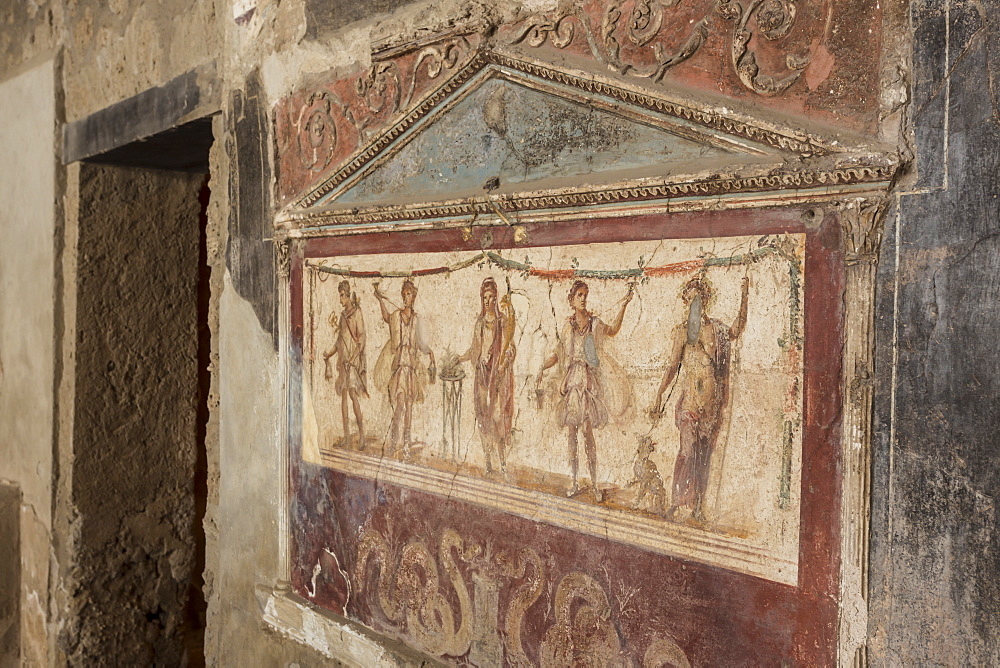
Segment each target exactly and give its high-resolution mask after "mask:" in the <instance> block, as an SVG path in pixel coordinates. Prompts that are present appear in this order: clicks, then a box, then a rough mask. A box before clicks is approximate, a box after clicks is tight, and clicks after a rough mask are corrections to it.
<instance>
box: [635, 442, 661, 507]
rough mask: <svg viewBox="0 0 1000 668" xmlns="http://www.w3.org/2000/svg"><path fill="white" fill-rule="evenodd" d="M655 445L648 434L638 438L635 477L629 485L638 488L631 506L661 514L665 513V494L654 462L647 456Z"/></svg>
mask: <svg viewBox="0 0 1000 668" xmlns="http://www.w3.org/2000/svg"><path fill="white" fill-rule="evenodd" d="M655 446H656V444H655V443H653V439H651V438H650V437H649V436H643V437H642V438H641V439H639V451H638V452H637V453H636V456H635V464H634V465H633V471H634V473H635V479H634V480H632V482H631V483H629V486H630V487H638V488H639V492H638V493H637V494H636V497H635V505H634V506H633V507H634V508H635V509H636V510H650V511H652V512H654V513H656V514H657V515H661V516H663V515H666V509H667V494H666V491H665V489H664V487H663V479H662V478H660V472H659V471H658V470H657V469H656V463H655V462H654V461H652V460H651V459H650V458H649V456H650V455H651V454H652V453H653V450H654V449H655ZM647 495H648V497H649V498H648V499H647V498H646V497H647ZM644 501H645V503H644Z"/></svg>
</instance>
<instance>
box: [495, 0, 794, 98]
mask: <svg viewBox="0 0 1000 668" xmlns="http://www.w3.org/2000/svg"><path fill="white" fill-rule="evenodd" d="M679 4H680V3H678V2H677V1H676V0H631V1H629V0H609V1H607V2H606V3H604V5H603V7H602V8H601V9H600V16H601V23H600V28H599V30H595V29H594V26H593V25H592V24H591V21H590V19H589V17H588V12H587V11H586V10H585V9H584V8H583V7H582V6H581V5H576V6H575V7H574V8H573V9H571V10H569V11H568V12H567V13H564V14H561V15H557V16H554V17H553V16H546V15H535V16H531V17H529V18H527V19H525V20H524V21H523V22H522V23H521V25H520V26H518V27H517V28H516V29H515V30H514V32H513V33H512V37H511V39H510V43H511V44H524V45H527V46H529V47H533V48H537V47H540V46H542V45H544V44H545V43H546V42H548V43H550V44H551V45H552V46H554V47H555V48H557V49H564V48H567V47H569V46H570V45H571V44H572V43H573V41H574V39H575V38H576V36H577V35H578V34H580V33H582V34H583V36H584V38H585V39H586V42H587V46H588V47H589V49H590V52H591V54H592V55H593V56H594V58H596V59H597V60H598V62H600V63H602V64H604V65H607V66H608V67H609V68H610V69H612V70H614V71H616V72H618V73H620V74H628V75H631V76H636V77H642V78H648V79H652V80H653V81H659V80H660V79H662V78H663V76H664V74H665V73H666V72H667V70H669V69H670V68H672V67H675V66H676V65H679V64H681V63H683V62H684V61H686V60H688V59H689V58H691V57H692V56H693V55H694V54H695V53H697V52H698V50H699V49H701V47H702V45H703V44H704V43H705V40H706V38H707V37H708V35H709V32H710V30H711V25H712V22H713V15H712V12H711V11H708V12H706V13H705V15H704V16H702V17H701V18H700V19H699V20H697V21H696V20H694V19H691V20H690V21H687V22H684V23H671V22H670V21H669V20H668V19H669V17H670V10H671V9H672V8H675V7H677V6H678V5H679ZM715 10H716V11H717V13H718V14H719V15H720V16H721V17H722V18H724V19H727V20H731V21H735V26H734V28H733V31H732V33H731V35H730V37H729V50H730V53H731V58H732V64H733V68H734V70H735V72H736V74H737V75H738V77H739V79H740V82H741V83H742V84H743V85H744V86H746V87H747V88H748V89H750V90H752V91H754V92H756V93H758V94H760V95H775V94H777V93H780V92H782V91H784V90H785V89H787V88H788V87H789V86H791V85H792V84H793V83H794V82H795V81H796V80H797V79H798V78H799V76H800V75H801V74H802V70H803V69H804V68H805V66H806V65H807V64H808V63H809V57H808V56H802V55H797V54H788V55H786V58H785V64H786V66H787V67H788V69H789V70H790V72H789V73H787V74H785V75H784V76H773V75H770V74H767V73H764V72H761V69H760V66H759V65H758V63H757V57H756V54H755V53H754V50H753V49H752V48H751V45H750V43H751V39H752V38H753V36H754V34H755V32H756V34H758V35H759V36H760V37H761V38H763V39H765V40H767V41H775V40H778V39H780V38H782V37H785V36H786V35H788V34H789V32H790V31H791V29H792V27H793V25H794V23H795V16H796V9H795V0H750V1H749V2H737V1H736V0H718V1H717V3H716V4H715ZM678 25H683V26H685V28H686V30H687V32H686V33H685V37H684V39H683V41H682V42H681V44H680V46H679V47H677V48H676V50H674V51H668V50H667V49H666V47H665V45H664V40H663V39H662V38H663V37H664V35H665V33H666V32H668V30H666V29H665V28H669V27H672V28H676V27H677V26H678ZM751 25H753V26H755V28H756V30H754V29H751ZM687 26H690V27H689V28H688V27H687ZM626 39H627V40H628V41H629V42H631V44H633V45H634V46H635V47H640V48H645V49H648V52H647V53H646V54H644V57H643V58H639V57H636V55H635V54H634V53H633V55H632V56H626V55H624V53H623V47H624V43H623V40H626ZM648 55H652V56H653V58H652V62H651V63H650V62H648V60H649V59H648V58H645V56H648Z"/></svg>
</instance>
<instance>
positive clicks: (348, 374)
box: [323, 281, 368, 450]
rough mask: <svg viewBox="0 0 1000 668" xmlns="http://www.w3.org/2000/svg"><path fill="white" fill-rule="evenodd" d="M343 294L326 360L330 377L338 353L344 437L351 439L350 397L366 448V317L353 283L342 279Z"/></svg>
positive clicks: (361, 444) (361, 442)
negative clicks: (363, 407) (363, 403)
mask: <svg viewBox="0 0 1000 668" xmlns="http://www.w3.org/2000/svg"><path fill="white" fill-rule="evenodd" d="M337 292H338V293H339V294H340V305H341V306H342V307H343V310H342V311H341V312H340V320H339V322H338V323H337V341H336V343H335V344H334V346H333V349H332V350H330V351H328V352H327V353H326V354H325V355H323V359H324V361H325V362H326V374H325V375H326V379H327V380H330V378H331V376H332V373H331V370H330V358H331V357H333V356H334V355H336V356H337V384H336V386H335V388H336V390H337V393H338V394H340V404H341V405H340V407H341V412H342V414H343V417H344V441H343V444H344V445H345V446H347V445H348V444H349V443H350V440H351V429H350V420H349V412H348V399H350V402H351V403H352V404H353V406H354V419H355V420H356V421H357V423H358V449H360V450H364V449H365V420H364V416H363V415H362V413H361V402H360V397H362V396H365V397H367V396H368V363H367V361H366V360H365V320H364V317H363V316H362V315H361V309H360V308H359V305H358V296H357V294H355V293H353V292H352V291H351V284H350V283H348V282H347V281H341V282H340V285H338V286H337Z"/></svg>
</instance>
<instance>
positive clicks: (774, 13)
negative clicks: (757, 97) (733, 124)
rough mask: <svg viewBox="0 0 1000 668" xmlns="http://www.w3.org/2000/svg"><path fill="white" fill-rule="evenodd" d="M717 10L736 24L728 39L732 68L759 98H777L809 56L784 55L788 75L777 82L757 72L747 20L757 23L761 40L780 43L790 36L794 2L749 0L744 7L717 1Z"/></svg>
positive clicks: (751, 35) (758, 68) (739, 4)
mask: <svg viewBox="0 0 1000 668" xmlns="http://www.w3.org/2000/svg"><path fill="white" fill-rule="evenodd" d="M718 10H719V13H720V14H721V15H722V16H723V17H724V18H726V19H729V20H731V21H735V22H736V25H735V27H734V28H733V35H732V38H731V39H730V53H731V55H732V61H733V68H734V69H735V70H736V74H737V75H738V76H739V78H740V81H741V82H742V83H743V85H744V86H746V87H747V88H749V89H750V90H752V91H754V92H755V93H759V94H761V95H776V94H778V93H780V92H782V91H784V90H785V89H786V88H788V87H789V86H791V85H792V84H793V83H795V81H796V80H797V79H798V78H799V77H800V76H801V75H802V71H803V70H804V69H805V67H806V65H808V64H809V57H808V56H800V55H796V54H787V55H786V56H785V65H786V66H787V67H788V69H789V73H788V74H786V75H785V76H783V77H780V78H776V77H773V76H771V75H769V74H764V73H762V72H761V71H760V66H759V65H758V64H757V56H756V54H755V53H754V51H753V49H751V48H750V40H751V38H752V37H753V31H751V30H750V27H749V25H750V19H751V18H755V19H756V24H757V28H759V33H758V34H760V36H761V37H763V38H764V39H767V40H770V41H774V40H776V39H780V38H781V37H784V36H785V35H787V34H788V33H789V31H790V30H791V29H792V24H793V23H795V2H794V0H751V1H750V2H747V3H740V2H735V0H719V4H718Z"/></svg>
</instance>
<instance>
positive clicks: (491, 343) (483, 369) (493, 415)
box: [458, 278, 517, 473]
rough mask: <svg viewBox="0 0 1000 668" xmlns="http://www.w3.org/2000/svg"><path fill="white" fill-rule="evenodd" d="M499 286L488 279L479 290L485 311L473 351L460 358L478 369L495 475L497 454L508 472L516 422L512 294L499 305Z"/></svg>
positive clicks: (485, 439)
mask: <svg viewBox="0 0 1000 668" xmlns="http://www.w3.org/2000/svg"><path fill="white" fill-rule="evenodd" d="M497 297H498V295H497V283H496V281H494V280H493V279H492V278H487V279H485V280H484V281H483V284H482V285H481V286H480V288H479V298H480V301H481V303H482V308H481V310H480V313H479V317H477V318H476V324H475V329H473V332H472V343H471V345H470V346H469V349H468V350H467V351H466V352H465V353H464V354H463V355H461V356H460V357H459V358H458V359H459V361H460V362H469V361H471V362H472V363H473V365H474V366H475V385H474V387H473V400H474V404H475V409H476V424H477V425H478V427H479V433H480V437H481V439H482V443H483V451H484V454H485V455H486V472H487V473H492V472H493V454H496V456H497V460H498V461H499V464H500V470H501V472H503V473H506V472H507V449H508V447H509V445H510V432H511V427H512V424H513V419H514V356H515V354H516V353H517V350H516V348H515V346H514V326H515V322H514V310H513V307H512V306H511V304H510V295H509V294H508V295H507V296H505V297H504V301H503V303H502V304H498V299H497Z"/></svg>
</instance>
